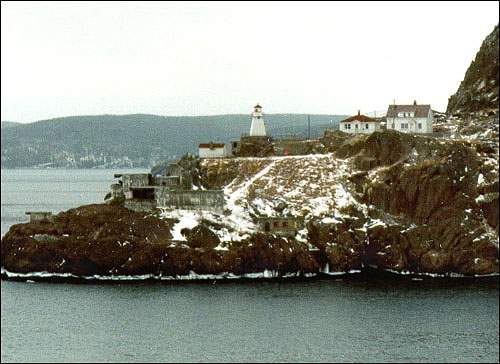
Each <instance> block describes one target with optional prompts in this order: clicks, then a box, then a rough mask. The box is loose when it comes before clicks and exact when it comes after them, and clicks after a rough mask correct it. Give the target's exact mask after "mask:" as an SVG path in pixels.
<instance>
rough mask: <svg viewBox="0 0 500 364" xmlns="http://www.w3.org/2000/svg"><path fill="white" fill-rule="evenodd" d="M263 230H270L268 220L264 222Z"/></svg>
mask: <svg viewBox="0 0 500 364" xmlns="http://www.w3.org/2000/svg"><path fill="white" fill-rule="evenodd" d="M264 231H266V232H269V231H271V224H269V222H266V223H265V224H264Z"/></svg>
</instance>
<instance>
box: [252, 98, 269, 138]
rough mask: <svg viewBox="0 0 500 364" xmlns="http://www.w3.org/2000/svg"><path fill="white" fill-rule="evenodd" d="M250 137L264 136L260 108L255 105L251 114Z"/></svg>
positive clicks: (264, 127) (264, 131) (264, 128)
mask: <svg viewBox="0 0 500 364" xmlns="http://www.w3.org/2000/svg"><path fill="white" fill-rule="evenodd" d="M250 136H266V126H265V125H264V118H263V117H262V106H260V105H259V104H257V105H255V106H254V108H253V113H252V126H251V127H250Z"/></svg>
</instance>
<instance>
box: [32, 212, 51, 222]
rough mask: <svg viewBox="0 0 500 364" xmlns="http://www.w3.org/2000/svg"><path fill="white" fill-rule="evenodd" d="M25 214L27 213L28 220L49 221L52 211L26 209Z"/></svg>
mask: <svg viewBox="0 0 500 364" xmlns="http://www.w3.org/2000/svg"><path fill="white" fill-rule="evenodd" d="M26 215H29V222H39V221H47V222H49V221H52V220H53V216H52V212H50V211H27V212H26Z"/></svg>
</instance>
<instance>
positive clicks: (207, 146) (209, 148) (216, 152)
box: [198, 142, 228, 158]
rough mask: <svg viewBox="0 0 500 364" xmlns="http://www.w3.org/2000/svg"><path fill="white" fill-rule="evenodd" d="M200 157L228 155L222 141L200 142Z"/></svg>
mask: <svg viewBox="0 0 500 364" xmlns="http://www.w3.org/2000/svg"><path fill="white" fill-rule="evenodd" d="M198 154H199V156H200V158H224V157H226V156H227V155H228V153H227V150H226V145H225V144H224V143H212V142H211V143H202V144H200V145H199V146H198Z"/></svg>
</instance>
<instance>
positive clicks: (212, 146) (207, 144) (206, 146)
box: [198, 143, 224, 149]
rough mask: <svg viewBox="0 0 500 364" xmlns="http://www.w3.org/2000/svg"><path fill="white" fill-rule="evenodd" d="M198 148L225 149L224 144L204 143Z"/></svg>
mask: <svg viewBox="0 0 500 364" xmlns="http://www.w3.org/2000/svg"><path fill="white" fill-rule="evenodd" d="M198 147H199V148H209V149H215V148H224V143H202V144H200V145H199V146H198Z"/></svg>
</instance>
